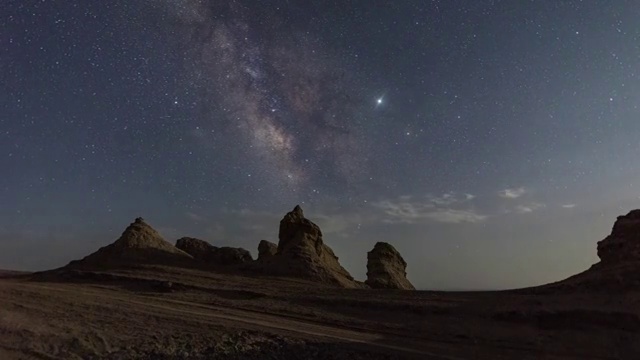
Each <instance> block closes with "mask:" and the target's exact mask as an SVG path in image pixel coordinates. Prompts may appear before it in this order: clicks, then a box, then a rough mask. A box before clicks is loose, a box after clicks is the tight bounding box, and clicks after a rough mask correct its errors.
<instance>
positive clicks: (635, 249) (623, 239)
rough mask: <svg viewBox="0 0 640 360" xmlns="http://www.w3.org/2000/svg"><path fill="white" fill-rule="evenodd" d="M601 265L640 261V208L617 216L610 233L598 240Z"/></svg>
mask: <svg viewBox="0 0 640 360" xmlns="http://www.w3.org/2000/svg"><path fill="white" fill-rule="evenodd" d="M598 257H600V263H601V264H602V265H603V266H607V265H617V264H621V263H624V262H634V261H640V210H633V211H631V212H630V213H628V214H627V215H623V216H618V219H617V220H616V222H615V224H614V225H613V230H611V235H609V236H607V237H606V238H605V239H604V240H602V241H599V242H598Z"/></svg>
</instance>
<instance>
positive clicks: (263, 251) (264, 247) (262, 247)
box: [258, 240, 278, 260]
mask: <svg viewBox="0 0 640 360" xmlns="http://www.w3.org/2000/svg"><path fill="white" fill-rule="evenodd" d="M277 252H278V245H276V244H274V243H272V242H271V241H267V240H260V243H259V244H258V260H264V259H266V258H269V257H271V256H273V255H275V254H276V253H277Z"/></svg>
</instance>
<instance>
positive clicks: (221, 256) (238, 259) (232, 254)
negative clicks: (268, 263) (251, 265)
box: [212, 246, 253, 266]
mask: <svg viewBox="0 0 640 360" xmlns="http://www.w3.org/2000/svg"><path fill="white" fill-rule="evenodd" d="M212 261H213V262H214V264H216V265H223V266H230V265H240V264H244V263H248V262H251V261H253V258H252V257H251V253H250V252H249V251H248V250H245V249H243V248H235V247H228V246H223V247H220V248H218V249H217V250H216V251H215V252H214V254H213V260H212Z"/></svg>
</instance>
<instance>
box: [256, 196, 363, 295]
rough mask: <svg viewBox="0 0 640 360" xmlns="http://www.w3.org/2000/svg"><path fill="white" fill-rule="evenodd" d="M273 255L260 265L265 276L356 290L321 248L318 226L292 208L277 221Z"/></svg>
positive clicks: (334, 258)
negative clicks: (277, 228) (276, 243)
mask: <svg viewBox="0 0 640 360" xmlns="http://www.w3.org/2000/svg"><path fill="white" fill-rule="evenodd" d="M278 239H279V241H278V248H277V252H276V254H274V255H273V256H271V257H269V259H268V261H264V262H263V264H261V271H262V272H264V273H267V274H272V275H279V276H287V277H296V278H303V279H308V280H313V281H318V282H323V283H329V284H335V285H340V286H343V287H359V286H360V285H359V284H358V283H357V282H355V281H354V280H353V277H352V276H351V275H350V274H349V272H348V271H347V270H345V269H344V268H343V267H342V266H341V265H340V263H339V262H338V257H337V256H336V255H335V254H334V253H333V250H331V248H329V247H328V246H327V245H325V244H324V242H323V239H322V231H320V228H319V227H318V225H316V224H314V223H313V222H312V221H311V220H309V219H307V218H305V217H304V213H303V211H302V208H301V207H300V206H296V207H295V208H294V209H293V210H292V211H290V212H289V213H287V214H286V215H285V216H284V217H283V218H282V220H281V221H280V230H279V233H278Z"/></svg>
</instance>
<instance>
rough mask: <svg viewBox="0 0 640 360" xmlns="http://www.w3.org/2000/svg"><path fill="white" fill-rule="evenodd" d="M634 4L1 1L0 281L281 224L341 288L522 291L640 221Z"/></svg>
mask: <svg viewBox="0 0 640 360" xmlns="http://www.w3.org/2000/svg"><path fill="white" fill-rule="evenodd" d="M638 19H640V6H638V4H637V1H631V0H629V1H625V0H615V1H596V0H585V1H568V0H565V1H551V0H549V1H545V0H540V1H533V0H531V1H500V0H467V1H462V0H447V1H438V0H433V1H427V0H421V1H413V0H412V1H409V0H407V1H393V2H392V1H386V2H383V1H315V2H311V1H306V0H304V1H303V0H300V1H297V0H296V1H294V0H290V1H248V0H247V1H242V0H238V1H224V0H220V1H208V0H153V1H152V0H139V1H125V0H110V1H77V0H46V1H45V0H41V1H35V0H3V1H2V2H1V3H0V268H11V269H27V270H42V269H47V268H52V267H57V266H61V265H64V264H66V263H67V262H68V261H70V260H72V259H76V258H79V257H82V256H84V255H86V254H88V253H90V252H93V251H95V250H96V249H97V248H98V247H100V246H103V245H106V244H108V243H110V242H112V241H114V240H115V239H116V238H117V237H118V236H119V235H120V233H121V232H122V231H123V230H124V228H125V227H126V226H127V225H128V224H129V223H130V222H132V221H133V219H134V218H135V217H137V216H143V217H144V218H145V219H146V220H147V221H148V222H149V223H150V224H151V225H152V226H154V227H155V228H156V229H157V230H158V231H160V232H161V234H162V235H163V236H164V237H165V239H167V240H168V241H171V242H174V241H175V239H177V238H178V237H181V236H193V237H199V238H203V239H205V240H208V241H210V242H212V243H214V244H216V245H228V246H241V247H244V248H247V249H249V250H250V251H252V253H253V255H254V256H256V255H257V251H256V248H257V245H258V242H259V240H261V239H267V240H271V241H274V242H277V230H278V221H279V219H280V218H282V216H283V215H284V214H285V213H286V212H287V211H290V210H291V209H292V208H293V207H294V206H295V205H296V204H300V205H301V206H302V207H303V209H304V210H305V215H306V216H307V217H308V218H309V219H311V220H312V221H314V222H316V223H317V224H318V225H320V227H321V229H322V230H323V232H324V240H325V242H326V243H327V244H328V245H329V246H331V247H332V248H333V249H334V251H335V252H336V254H337V255H338V256H339V257H340V261H341V263H342V264H343V265H344V266H345V267H346V268H347V269H348V270H349V271H350V272H351V274H352V275H354V276H355V277H356V278H357V279H360V280H364V278H365V272H366V252H367V251H368V250H370V249H371V248H372V247H373V245H374V244H375V242H377V241H387V242H390V243H391V244H393V245H394V246H395V247H396V248H397V249H398V250H399V251H400V252H401V253H402V254H403V256H404V257H405V259H406V261H407V262H408V264H409V266H408V269H407V271H408V273H409V274H408V275H409V279H410V280H411V281H412V282H413V283H414V284H415V285H416V287H418V288H422V289H425V288H430V289H495V288H509V287H520V286H528V285H536V284H541V283H545V282H550V281H554V280H560V279H562V278H564V277H566V276H569V275H571V274H574V273H577V272H579V271H582V270H583V269H586V268H587V267H589V266H590V265H591V264H592V263H594V262H596V261H597V259H598V258H597V255H596V241H598V240H601V239H602V238H604V236H605V235H606V234H608V233H609V231H610V228H611V226H612V225H613V222H614V220H615V217H616V216H617V215H620V214H623V213H626V212H627V211H629V210H631V209H633V208H638V207H640V198H639V195H640V161H639V159H640V118H639V115H640V109H639V108H638V106H639V104H640V26H639V23H638Z"/></svg>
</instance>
